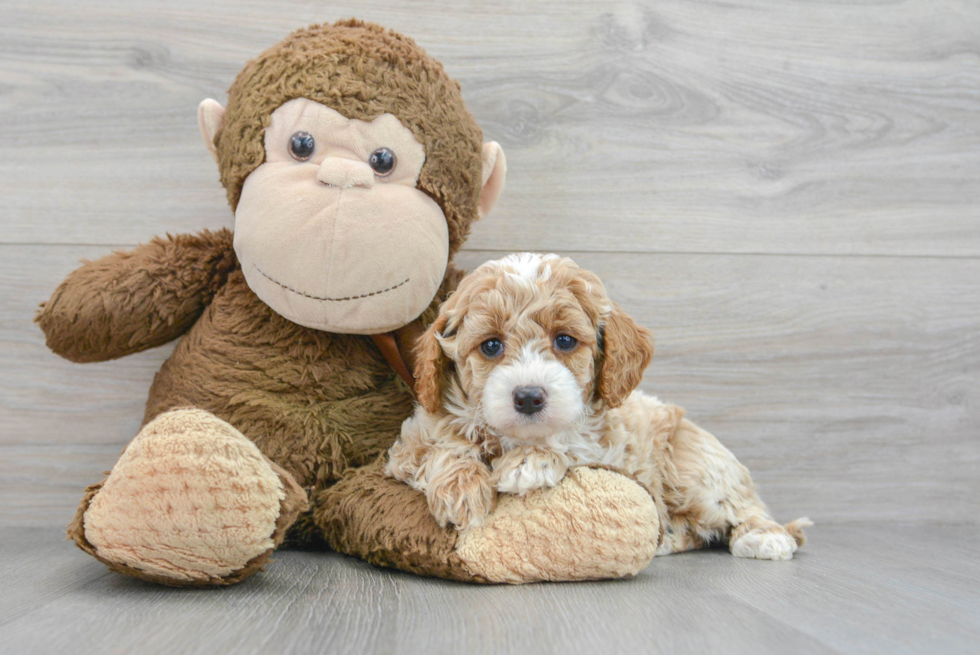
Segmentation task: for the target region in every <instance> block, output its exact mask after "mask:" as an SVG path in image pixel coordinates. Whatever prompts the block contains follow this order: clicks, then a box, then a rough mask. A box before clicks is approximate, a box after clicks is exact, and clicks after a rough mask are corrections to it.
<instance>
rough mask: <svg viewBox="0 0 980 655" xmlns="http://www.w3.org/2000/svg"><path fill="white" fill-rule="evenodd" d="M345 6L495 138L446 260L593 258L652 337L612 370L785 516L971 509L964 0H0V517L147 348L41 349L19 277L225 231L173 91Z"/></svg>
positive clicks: (109, 442) (977, 425)
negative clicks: (470, 211)
mask: <svg viewBox="0 0 980 655" xmlns="http://www.w3.org/2000/svg"><path fill="white" fill-rule="evenodd" d="M351 15H356V16H358V17H361V18H365V19H369V20H373V21H376V22H380V23H382V24H384V25H386V26H389V27H392V28H394V29H397V30H399V31H402V32H404V33H406V34H409V35H411V36H413V37H414V38H415V39H416V40H417V41H418V42H419V43H420V44H421V45H422V46H423V47H425V48H427V49H428V51H429V52H430V53H431V54H433V55H434V56H436V57H437V58H439V59H440V60H442V61H443V63H444V64H445V65H446V67H447V69H448V70H449V71H450V73H451V74H452V75H454V76H455V77H457V78H458V79H459V80H460V82H461V83H462V85H463V92H464V96H465V98H466V100H467V102H468V103H469V106H470V108H471V109H472V111H473V112H474V114H475V115H476V116H477V118H478V120H479V121H480V123H481V124H482V126H483V128H484V131H485V133H486V136H487V138H489V139H494V140H497V141H499V142H500V143H501V144H502V145H503V147H504V149H505V151H506V153H507V158H508V162H509V165H510V170H509V174H508V182H507V188H506V190H505V193H504V197H503V198H502V200H501V202H500V204H499V205H498V208H497V209H496V210H495V211H494V213H493V214H492V215H491V216H489V217H488V218H487V219H485V220H484V221H482V222H481V223H480V224H479V225H478V226H477V227H476V229H475V231H474V233H473V235H472V237H471V238H470V240H469V242H468V250H467V251H466V252H465V253H464V254H463V255H462V257H461V260H462V263H463V264H465V265H467V266H473V265H476V264H478V263H480V262H482V261H484V260H486V259H488V258H493V257H498V256H501V255H502V254H505V253H508V252H511V251H514V250H539V251H554V252H560V253H563V254H568V255H571V256H572V257H574V258H575V259H577V260H578V261H579V262H580V263H582V264H583V265H586V266H588V267H591V268H593V269H594V270H595V271H596V272H598V273H599V274H600V275H601V276H602V277H603V278H604V280H605V281H606V283H607V285H608V287H609V289H610V291H611V293H612V295H613V296H614V297H615V298H616V299H617V300H618V301H620V303H621V304H622V305H623V306H624V307H626V308H627V309H628V310H629V311H630V312H631V313H632V314H634V315H635V316H636V317H637V318H638V319H640V320H641V321H642V322H643V323H645V324H647V325H649V326H650V327H651V328H653V329H654V331H655V332H656V335H657V342H658V343H657V345H658V355H657V357H656V359H655V360H654V364H653V366H652V367H651V368H650V370H649V371H648V374H647V378H646V381H645V383H644V388H645V389H646V390H648V391H650V392H653V393H656V394H658V395H660V396H661V397H664V398H666V399H669V400H672V401H674V402H676V403H678V404H681V405H683V406H685V407H686V408H687V409H688V413H689V416H691V417H692V418H693V419H695V420H696V421H697V422H699V423H700V424H701V425H703V426H704V427H706V428H708V429H709V430H711V431H713V432H714V433H715V434H717V435H718V436H719V437H720V438H721V439H722V441H724V442H725V443H726V444H728V445H729V446H730V447H731V448H732V449H733V450H734V451H735V453H736V454H737V455H738V456H739V457H740V458H741V459H742V461H743V462H744V463H746V464H747V465H748V466H749V467H750V468H751V469H752V471H753V472H754V475H755V477H756V479H757V481H758V482H759V483H760V484H761V486H762V489H763V494H764V497H765V498H766V500H767V501H768V502H769V504H770V505H771V506H772V507H773V509H774V510H775V511H776V513H777V515H779V516H781V517H783V518H785V519H790V518H794V517H796V516H799V515H802V514H809V515H810V516H811V517H812V518H814V519H815V520H817V521H818V522H854V521H869V520H883V521H891V520H924V521H947V522H950V521H954V522H968V523H976V522H977V521H978V512H977V511H976V510H977V509H978V502H977V497H978V494H980V475H978V470H977V469H978V464H980V392H978V388H980V335H978V328H980V3H977V2H975V0H942V1H939V0H935V1H933V0H905V1H892V0H874V1H872V0H868V1H860V2H857V1H856V2H839V1H834V0H806V1H804V0H798V1H790V0H726V1H721V0H704V1H692V0H658V1H657V2H646V3H644V2H624V3H618V4H614V3H607V2H603V1H601V0H574V1H573V0H563V1H562V2H554V3H543V2H516V1H509V0H484V1H481V2H461V1H459V0H426V1H419V2H391V1H390V0H385V1H378V0H368V1H361V2H349V1H335V2H301V1H290V2H274V1H273V0H255V1H251V2H241V1H240V0H238V1H235V2H230V1H229V2H224V1H216V0H194V1H190V0H178V1H174V2H166V3H164V2H152V1H151V0H140V1H138V2H133V1H132V0H115V1H113V0H99V1H95V2H87V1H86V2H83V1H73V2H69V1H68V0H60V1H56V2H37V1H28V0H4V1H3V3H2V4H0V225H2V230H0V525H28V524H31V525H51V524H63V523H65V522H67V520H68V519H69V518H70V516H71V515H72V514H73V511H74V506H75V503H76V501H77V498H78V496H79V494H80V490H81V488H82V487H84V485H85V484H87V483H89V482H92V481H95V480H96V479H98V478H99V474H100V472H101V471H103V470H105V469H107V468H109V467H111V466H112V464H113V462H114V461H115V457H116V455H117V453H118V452H119V449H120V448H121V446H122V444H124V443H125V442H126V441H127V440H128V439H130V438H131V437H132V436H133V435H134V434H135V431H136V429H137V426H138V424H139V420H140V417H141V415H142V405H143V402H144V400H145V395H146V391H147V389H148V387H149V384H150V381H151V379H152V376H153V373H154V371H155V370H156V369H157V368H158V367H159V366H160V364H161V362H162V361H163V360H164V358H166V356H167V355H168V353H169V351H170V348H171V347H170V346H168V347H163V348H160V349H157V350H154V351H150V352H147V353H143V354H140V355H137V356H133V357H129V358H126V359H123V360H120V361H117V362H111V363H106V364H96V365H84V366H80V365H73V364H70V363H68V362H66V361H63V360H60V359H59V358H57V357H56V356H54V355H53V354H51V353H50V352H48V351H47V350H46V348H45V347H44V343H43V339H42V335H41V333H40V331H39V330H38V329H37V328H36V327H35V326H34V325H33V324H32V322H31V318H32V316H33V314H34V311H35V308H36V306H37V304H38V303H39V302H41V301H43V300H45V299H46V298H47V296H48V295H49V294H50V292H51V291H52V290H53V289H54V287H55V286H56V284H57V283H58V282H59V281H60V280H61V279H62V278H63V277H64V276H65V275H66V274H67V273H68V272H69V271H71V270H72V269H73V268H74V267H75V266H76V265H77V263H78V261H79V260H80V259H85V258H95V257H98V256H100V255H102V254H105V253H107V252H108V251H110V250H111V249H113V248H122V247H128V246H132V245H135V244H137V243H139V242H141V241H146V240H147V239H149V238H150V237H151V236H152V235H154V234H160V233H164V232H171V233H175V232H189V231H196V230H199V229H201V228H218V227H221V226H231V225H232V216H231V212H230V210H229V209H228V207H227V205H226V203H225V200H224V193H223V190H222V189H221V187H220V185H219V183H218V179H217V173H216V170H215V168H214V166H213V164H212V162H211V160H210V158H209V156H208V154H207V152H206V151H205V149H204V146H203V145H202V144H201V142H200V139H199V136H198V132H197V126H196V117H195V111H196V107H197V103H198V102H199V101H200V100H201V99H203V98H205V97H208V96H210V97H215V98H218V99H219V100H221V101H222V102H223V101H224V100H225V90H226V89H227V87H228V85H229V84H230V82H231V80H232V79H233V77H234V75H235V74H236V73H237V71H238V70H239V69H240V68H241V67H242V65H243V64H244V63H245V61H246V60H247V59H249V58H250V57H251V56H254V55H255V54H257V53H258V52H260V51H261V50H262V49H264V48H265V47H267V46H270V45H272V44H273V43H275V42H276V41H278V40H279V39H280V38H282V37H283V36H284V35H285V34H287V33H288V32H289V31H291V30H292V29H295V28H297V27H301V26H304V25H306V24H309V23H313V22H322V21H330V20H335V19H338V18H343V17H347V16H351Z"/></svg>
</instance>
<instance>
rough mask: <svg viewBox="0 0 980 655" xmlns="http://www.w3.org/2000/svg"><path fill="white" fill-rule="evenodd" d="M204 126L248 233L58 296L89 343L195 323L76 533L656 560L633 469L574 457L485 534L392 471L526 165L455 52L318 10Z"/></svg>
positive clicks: (61, 334) (150, 569) (188, 244)
mask: <svg viewBox="0 0 980 655" xmlns="http://www.w3.org/2000/svg"><path fill="white" fill-rule="evenodd" d="M199 125H200V129H201V132H202V134H203V136H204V139H205V143H206V145H207V147H208V149H209V150H210V152H211V153H212V155H213V156H214V158H215V160H216V162H217V164H218V169H219V171H220V174H221V182H222V184H223V185H224V187H225V189H226V191H227V195H228V201H229V203H230V205H231V208H232V210H233V211H234V214H235V230H234V233H232V232H231V231H228V230H220V231H217V232H209V231H203V232H200V233H198V234H193V235H177V236H168V237H167V238H157V239H154V240H152V241H151V242H150V243H148V244H146V245H142V246H139V247H137V248H136V249H135V250H132V251H129V252H119V253H115V254H112V255H109V256H107V257H104V258H102V259H99V260H97V261H94V262H89V263H85V264H84V265H83V266H82V267H81V268H79V269H78V270H76V271H75V272H73V273H72V274H71V275H69V276H68V278H67V279H66V280H65V281H64V282H62V284H61V285H60V286H59V287H58V288H57V290H55V292H54V294H53V295H52V297H51V299H50V300H49V301H48V302H46V303H45V304H43V305H42V307H41V310H40V311H39V313H38V316H37V319H36V320H37V322H38V323H39V325H40V326H41V329H42V330H43V331H44V333H45V335H46V337H47V343H48V346H49V347H50V348H51V349H52V350H53V351H54V352H56V353H57V354H59V355H61V356H62V357H65V358H67V359H69V360H71V361H74V362H95V361H105V360H109V359H114V358H117V357H122V356H124V355H128V354H130V353H135V352H138V351H141V350H145V349H147V348H152V347H155V346H159V345H161V344H164V343H166V342H168V341H171V340H173V339H180V341H179V342H178V343H177V346H176V348H175V349H174V351H173V354H172V355H171V356H170V358H169V359H168V360H167V361H166V363H164V365H163V367H162V368H161V370H160V371H159V372H158V373H157V375H156V377H155V379H154V381H153V385H152V387H151V388H150V393H149V399H148V401H147V405H146V414H145V416H144V422H143V427H142V428H141V430H140V431H139V433H138V434H137V435H136V437H135V438H134V439H133V441H132V442H130V443H129V445H128V446H127V447H126V448H125V449H124V451H123V453H122V456H121V457H120V459H119V461H118V463H117V464H116V465H115V467H114V468H113V469H112V471H111V473H110V474H109V475H108V477H107V478H106V479H104V480H102V481H101V482H98V483H96V484H93V485H91V486H90V487H89V488H88V489H87V490H86V492H85V495H84V497H83V498H82V501H81V504H80V506H79V508H78V512H77V515H76V517H75V519H74V521H72V523H71V524H70V525H69V527H68V534H69V538H71V539H73V540H74V541H75V543H76V544H77V545H78V546H79V547H80V548H82V549H83V550H84V551H86V552H87V553H89V554H91V555H92V556H94V557H95V558H97V559H98V560H100V561H101V562H103V563H105V564H107V565H108V566H109V567H110V568H111V569H113V570H114V571H117V572H120V573H123V574H127V575H131V576H135V577H137V578H141V579H144V580H150V581H153V582H158V583H163V584H169V585H196V586H203V585H226V584H231V583H235V582H238V581H240V580H243V579H244V578H246V577H248V576H249V575H250V574H252V573H254V572H255V571H257V570H259V569H260V568H262V567H263V565H265V564H266V562H267V561H268V560H269V558H270V555H271V553H272V552H273V551H274V550H275V549H276V548H277V547H279V546H280V545H282V544H283V543H286V544H290V545H296V546H307V547H315V546H323V545H326V546H329V547H332V548H334V549H336V550H338V551H341V552H344V553H348V554H351V555H354V556H357V557H360V558H363V559H365V560H367V561H369V562H372V563H374V564H378V565H383V566H392V567H397V568H400V569H403V570H407V571H412V572H416V573H419V574H423V575H437V576H442V577H447V578H453V579H459V580H469V581H479V582H528V581H533V580H576V579H586V578H589V579H595V578H610V577H622V576H625V575H631V574H634V573H636V572H637V571H639V570H640V569H641V568H643V567H644V566H646V564H647V563H648V562H649V560H650V558H651V557H652V556H653V554H654V552H655V551H656V548H657V544H658V542H659V534H660V527H659V524H658V522H657V511H656V507H655V505H654V502H653V500H652V499H651V498H650V496H649V494H647V493H646V492H645V491H644V490H643V489H642V488H641V487H640V486H639V485H637V484H636V483H635V482H634V481H632V480H630V479H628V478H626V477H625V476H622V475H620V474H618V473H615V472H611V471H606V470H593V469H579V470H576V471H573V472H572V473H571V474H569V476H568V477H567V478H566V479H565V480H564V481H563V482H562V484H561V485H559V486H558V487H556V488H554V489H550V490H548V491H544V492H540V493H535V494H531V495H529V496H526V497H523V498H517V497H509V498H506V499H501V501H500V503H499V505H498V507H497V509H496V511H495V512H494V514H492V515H491V517H490V518H489V519H488V520H487V522H486V523H485V524H484V525H483V526H481V527H480V528H476V529H472V530H469V531H465V532H459V533H458V532H456V531H455V530H454V529H452V528H440V527H439V526H438V525H437V524H436V523H435V521H434V520H433V519H432V517H431V516H430V515H429V513H428V508H427V506H426V502H425V498H424V497H423V496H422V495H421V494H420V493H418V492H416V491H414V490H412V489H410V488H409V487H408V486H406V485H404V484H402V483H400V482H396V481H394V480H391V479H386V478H384V476H383V475H382V470H383V464H384V462H383V459H382V458H383V455H384V453H385V452H386V450H387V448H388V447H389V446H390V445H391V444H392V443H393V442H394V440H395V438H396V437H397V435H398V434H399V428H400V425H401V423H402V421H403V420H404V419H405V418H406V417H408V416H409V414H410V413H411V410H412V402H413V398H412V393H411V388H410V386H411V382H412V378H411V375H410V374H409V373H408V371H410V370H411V365H412V362H411V344H412V342H413V338H414V336H415V335H417V334H418V333H420V332H421V330H422V329H423V328H424V327H425V325H427V324H428V323H429V322H431V321H432V320H433V319H434V317H435V308H436V307H437V306H438V303H439V302H440V301H442V300H444V299H445V298H446V296H447V295H448V294H449V293H450V292H451V291H452V290H453V288H454V286H455V284H456V282H457V281H458V280H459V278H460V277H461V272H460V271H458V270H457V269H456V268H455V267H454V266H453V264H452V260H453V256H454V255H455V254H456V253H457V251H458V250H459V248H460V246H461V245H462V243H463V241H464V240H465V238H466V236H467V234H468V233H469V230H470V226H471V224H472V223H473V221H475V220H476V219H477V218H479V217H481V216H483V215H484V214H486V213H487V212H489V211H490V209H491V208H492V207H493V205H494V202H495V201H496V199H497V197H498V195H499V194H500V192H501V189H502V187H503V183H504V173H505V167H506V165H505V161H504V155H503V152H502V151H501V149H500V146H499V145H497V144H496V143H492V142H491V143H483V136H482V132H481V130H480V128H479V126H478V125H477V124H476V122H475V120H474V118H473V116H472V115H471V114H470V113H469V111H468V110H467V108H466V106H465V105H464V103H463V100H462V97H461V94H460V90H459V85H458V84H457V83H456V82H455V81H454V80H452V79H451V78H450V77H449V76H448V75H447V74H446V72H445V71H444V70H443V68H442V66H441V65H440V64H439V63H438V62H436V61H434V60H433V59H431V58H429V57H428V56H427V55H426V54H425V53H424V52H423V51H422V50H421V49H420V48H419V47H418V46H417V45H416V44H415V43H414V41H412V40H411V39H409V38H406V37H404V36H401V35H399V34H396V33H394V32H391V31H388V30H385V29H383V28H381V27H379V26H377V25H371V24H368V23H362V22H359V21H356V20H349V21H342V22H338V23H335V24H332V25H329V24H328V25H320V26H313V27H310V28H307V29H303V30H299V31H297V32H295V33H293V34H292V35H290V36H289V37H288V38H286V39H285V40H284V41H282V42H281V43H279V44H278V45H275V46H273V47H272V48H270V49H269V50H267V51H265V52H264V53H262V54H261V55H259V56H258V58H256V59H255V60H253V61H251V62H249V63H248V64H247V65H246V66H245V68H244V70H242V72H241V73H240V74H239V75H238V77H237V78H236V79H235V81H234V83H233V84H232V86H231V88H230V90H229V92H228V104H227V108H226V109H225V108H223V107H222V106H221V105H220V104H219V103H217V102H216V101H214V100H205V101H204V102H203V103H201V106H200V108H199Z"/></svg>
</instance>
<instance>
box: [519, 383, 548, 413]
mask: <svg viewBox="0 0 980 655" xmlns="http://www.w3.org/2000/svg"><path fill="white" fill-rule="evenodd" d="M544 395H545V394H544V389H542V388H541V387H517V388H516V389H514V409H516V410H517V411H518V412H520V413H521V414H537V413H538V412H540V411H541V410H542V409H544V405H545V401H544Z"/></svg>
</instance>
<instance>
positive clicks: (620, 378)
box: [596, 303, 653, 407]
mask: <svg viewBox="0 0 980 655" xmlns="http://www.w3.org/2000/svg"><path fill="white" fill-rule="evenodd" d="M602 354H603V357H602V368H601V369H600V371H599V376H598V378H599V379H598V384H597V385H596V393H597V394H598V395H599V396H600V397H601V398H602V399H603V400H604V401H605V403H606V405H607V406H608V407H619V406H620V405H622V404H623V401H625V400H626V398H627V397H628V396H629V395H630V394H631V393H632V392H633V390H634V389H636V388H637V387H638V386H640V382H641V381H642V380H643V371H645V370H646V368H647V366H649V365H650V360H651V359H653V335H652V334H651V333H650V330H648V329H646V328H645V327H642V326H639V325H637V324H636V322H635V321H633V319H632V318H630V317H629V316H628V315H626V314H625V313H624V312H623V310H621V309H620V308H619V306H618V305H617V304H616V303H613V310H612V313H611V314H610V315H609V318H608V319H607V320H606V322H605V324H604V326H603V328H602Z"/></svg>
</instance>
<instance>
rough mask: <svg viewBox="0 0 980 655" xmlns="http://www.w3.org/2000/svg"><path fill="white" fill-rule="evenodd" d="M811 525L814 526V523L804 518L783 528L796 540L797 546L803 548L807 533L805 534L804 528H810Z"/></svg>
mask: <svg viewBox="0 0 980 655" xmlns="http://www.w3.org/2000/svg"><path fill="white" fill-rule="evenodd" d="M811 525H813V521H811V520H810V519H808V518H807V517H805V516H804V517H803V518H801V519H796V520H795V521H791V522H789V523H787V524H786V525H784V526H783V527H784V528H785V529H786V532H788V533H789V534H790V536H791V537H793V539H796V545H797V546H802V545H803V544H805V543H806V533H805V532H803V528H809V527H810V526H811Z"/></svg>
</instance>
